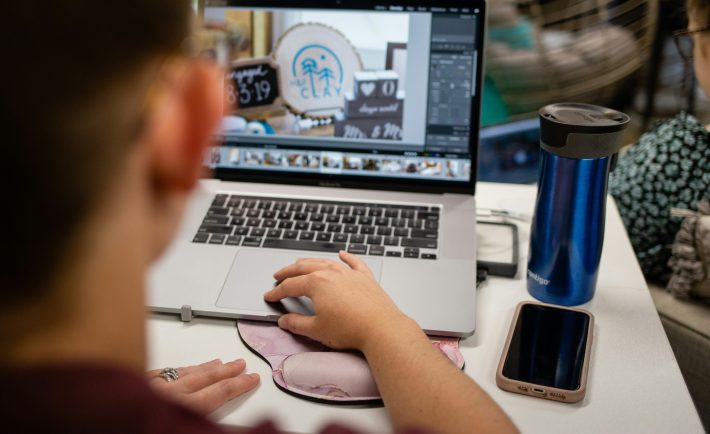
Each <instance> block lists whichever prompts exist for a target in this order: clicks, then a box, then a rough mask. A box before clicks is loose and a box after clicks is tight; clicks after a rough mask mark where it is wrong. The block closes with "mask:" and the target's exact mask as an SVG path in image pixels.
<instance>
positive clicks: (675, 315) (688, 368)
mask: <svg viewBox="0 0 710 434" xmlns="http://www.w3.org/2000/svg"><path fill="white" fill-rule="evenodd" d="M649 290H650V291H651V297H653V302H654V303H655V304H656V309H657V310H658V315H659V316H660V318H661V323H663V328H664V329H665V330H666V335H668V340H669V341H670V344H671V347H672V348H673V353H674V354H675V358H676V360H677V361H678V365H679V366H680V371H681V373H682V374H683V378H684V379H685V384H686V385H687V386H688V390H689V391H690V395H691V396H692V398H693V402H695V408H696V409H697V410H698V413H699V414H700V419H701V420H702V422H703V425H704V427H705V431H706V432H710V302H697V301H688V300H681V299H678V298H675V297H674V296H673V295H671V293H669V292H668V291H666V290H665V288H661V287H659V286H656V285H653V284H649Z"/></svg>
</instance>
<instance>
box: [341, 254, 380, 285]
mask: <svg viewBox="0 0 710 434" xmlns="http://www.w3.org/2000/svg"><path fill="white" fill-rule="evenodd" d="M338 256H339V257H340V260H341V261H343V262H345V263H346V264H348V265H349V266H350V268H352V269H353V270H356V271H361V272H363V273H366V274H367V275H368V276H370V277H372V278H373V279H374V278H375V276H374V275H373V274H372V271H371V270H370V267H368V266H367V264H366V263H365V261H363V260H362V259H360V258H358V257H357V255H353V254H352V253H348V252H346V251H345V250H341V251H340V252H339V253H338Z"/></svg>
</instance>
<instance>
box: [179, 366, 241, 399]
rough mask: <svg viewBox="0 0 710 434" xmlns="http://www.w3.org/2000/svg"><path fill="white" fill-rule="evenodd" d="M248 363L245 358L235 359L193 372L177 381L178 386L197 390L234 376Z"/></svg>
mask: <svg viewBox="0 0 710 434" xmlns="http://www.w3.org/2000/svg"><path fill="white" fill-rule="evenodd" d="M246 366H247V364H246V362H245V361H244V360H242V359H239V360H234V361H231V362H228V363H225V364H223V365H219V366H212V367H210V368H209V369H203V370H200V371H195V372H192V373H191V374H189V375H186V376H185V377H182V378H180V381H179V382H176V383H175V385H176V386H180V389H181V390H183V391H185V392H188V393H189V392H196V391H198V390H200V389H204V388H205V387H208V386H211V385H212V384H215V383H218V382H220V381H222V380H226V379H228V378H234V377H236V376H238V375H239V374H241V373H242V372H244V368H246Z"/></svg>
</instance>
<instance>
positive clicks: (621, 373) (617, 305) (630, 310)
mask: <svg viewBox="0 0 710 434" xmlns="http://www.w3.org/2000/svg"><path fill="white" fill-rule="evenodd" d="M477 197H478V204H479V206H480V207H486V208H496V209H508V210H512V211H518V212H525V213H532V210H533V207H534V201H535V189H534V188H532V187H528V186H508V185H498V184H486V183H481V184H479V187H478V193H477ZM519 229H520V241H521V247H522V248H521V262H522V263H523V265H522V266H521V267H520V270H519V271H518V278H517V279H516V280H509V279H503V278H491V280H490V282H488V283H487V284H485V285H484V286H483V287H481V289H479V291H478V296H479V297H478V306H477V309H478V325H477V330H476V333H475V334H474V335H473V336H472V337H470V338H469V339H466V340H465V341H463V342H462V343H461V351H462V353H463V355H464V357H465V359H466V368H465V372H466V373H467V374H468V375H470V376H471V377H473V378H474V379H475V380H476V381H477V382H478V383H479V384H480V385H481V386H482V387H483V388H484V389H485V390H486V391H487V392H488V393H489V394H490V395H491V396H492V397H493V399H495V400H496V401H497V402H498V403H499V404H500V405H501V406H502V407H503V409H504V410H505V411H506V412H507V413H508V414H509V415H510V416H511V418H512V419H513V421H514V422H515V424H516V425H517V426H518V427H519V428H520V429H522V431H524V432H528V433H543V432H544V433H551V432H564V433H566V432H575V433H583V432H589V433H645V434H648V433H702V432H703V429H702V425H701V423H700V420H699V418H698V415H697V413H696V411H695V408H694V406H693V403H692V401H691V399H690V395H689V394H688V390H687V388H686V386H685V383H684V382H683V378H682V376H681V374H680V370H679V369H678V365H677V363H676V361H675V358H674V356H673V353H672V351H671V347H670V345H669V343H668V340H667V338H666V335H665V333H664V331H663V328H662V326H661V322H660V320H659V318H658V315H657V314H656V310H655V308H654V305H653V302H652V300H651V296H650V294H649V292H648V289H647V287H646V283H645V281H644V279H643V276H642V274H641V270H640V269H639V266H638V265H637V263H636V260H635V258H634V254H633V251H632V248H631V245H630V243H629V241H628V238H627V236H626V232H625V231H624V228H623V225H622V222H621V219H620V217H619V215H618V212H617V209H616V206H615V205H614V203H613V200H609V207H608V213H607V223H606V237H605V245H604V253H603V256H602V264H601V270H600V274H599V282H598V286H597V291H596V295H595V297H594V299H592V301H591V302H589V303H588V304H587V305H585V306H583V307H585V308H587V309H589V310H590V311H591V312H592V313H593V314H594V315H595V318H596V329H595V337H594V346H593V352H592V358H591V369H590V373H589V385H588V392H587V396H586V398H585V400H584V401H582V402H581V403H578V404H563V403H556V402H552V401H546V400H542V399H536V398H532V397H527V396H523V395H517V394H513V393H508V392H504V391H502V390H500V389H498V387H497V386H496V384H495V370H496V367H497V363H498V359H499V357H500V354H501V351H502V346H503V342H504V339H505V336H506V333H507V330H508V327H509V325H510V321H511V318H512V315H513V310H514V308H515V305H516V304H517V303H518V302H519V301H521V300H529V299H531V297H530V296H529V295H528V293H527V291H526V289H525V281H524V280H523V278H522V275H523V273H522V269H524V264H525V262H526V258H527V242H528V237H529V225H520V227H519ZM148 339H149V340H148V342H149V351H150V354H151V356H150V361H149V365H150V368H151V369H153V368H162V367H165V366H184V365H189V364H195V363H201V362H204V361H207V360H210V359H212V358H217V357H219V358H222V359H223V360H225V361H226V360H230V359H234V358H238V357H242V358H244V359H246V361H247V367H248V369H249V370H251V371H254V372H258V373H259V374H260V375H261V378H262V382H261V384H260V386H259V387H258V389H257V390H255V391H253V392H252V393H250V394H249V395H248V396H246V397H243V398H240V399H238V400H236V402H232V403H230V404H229V405H228V406H227V407H226V408H224V409H223V410H221V411H219V412H218V413H217V414H216V415H215V417H216V418H217V419H219V420H220V421H221V422H223V423H225V424H230V425H239V426H250V425H254V424H255V423H257V422H258V421H260V420H262V419H264V418H266V417H269V418H272V419H274V420H276V422H277V423H278V424H279V426H280V427H281V429H283V430H285V431H289V432H313V431H316V430H318V428H319V427H321V426H322V425H323V424H324V423H325V422H326V421H338V422H341V423H344V424H347V425H349V426H352V427H354V428H356V429H362V430H364V431H366V432H372V433H379V432H387V431H388V421H387V416H386V414H385V411H384V409H383V408H368V407H342V406H333V405H325V404H317V403H313V402H309V401H305V400H302V399H299V398H295V397H293V396H290V395H287V394H285V393H283V392H281V391H280V390H279V389H277V387H276V386H275V385H274V384H273V382H272V380H271V369H270V368H269V367H268V366H267V364H266V363H265V362H263V361H262V360H261V359H259V358H258V357H256V356H255V355H254V354H253V353H252V352H251V351H249V350H248V349H247V348H246V347H245V346H244V345H243V344H242V342H241V341H240V340H239V337H238V336H237V330H236V327H235V324H234V322H233V321H226V320H208V319H195V320H193V322H192V323H189V324H184V323H181V322H180V321H179V320H178V319H177V317H172V316H164V315H160V316H158V315H154V316H151V319H150V320H149V323H148ZM473 423H475V422H474V421H472V424H473Z"/></svg>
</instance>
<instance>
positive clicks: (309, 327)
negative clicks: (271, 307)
mask: <svg viewBox="0 0 710 434" xmlns="http://www.w3.org/2000/svg"><path fill="white" fill-rule="evenodd" d="M315 326H316V319H315V317H312V316H306V315H301V314H298V313H288V314H286V315H283V316H281V318H279V327H281V328H282V329H284V330H288V331H290V332H291V333H295V334H297V335H302V336H305V337H307V338H311V339H315V340H318V339H317V338H316V336H315V334H316V333H315V331H316V330H315V328H316V327H315Z"/></svg>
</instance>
